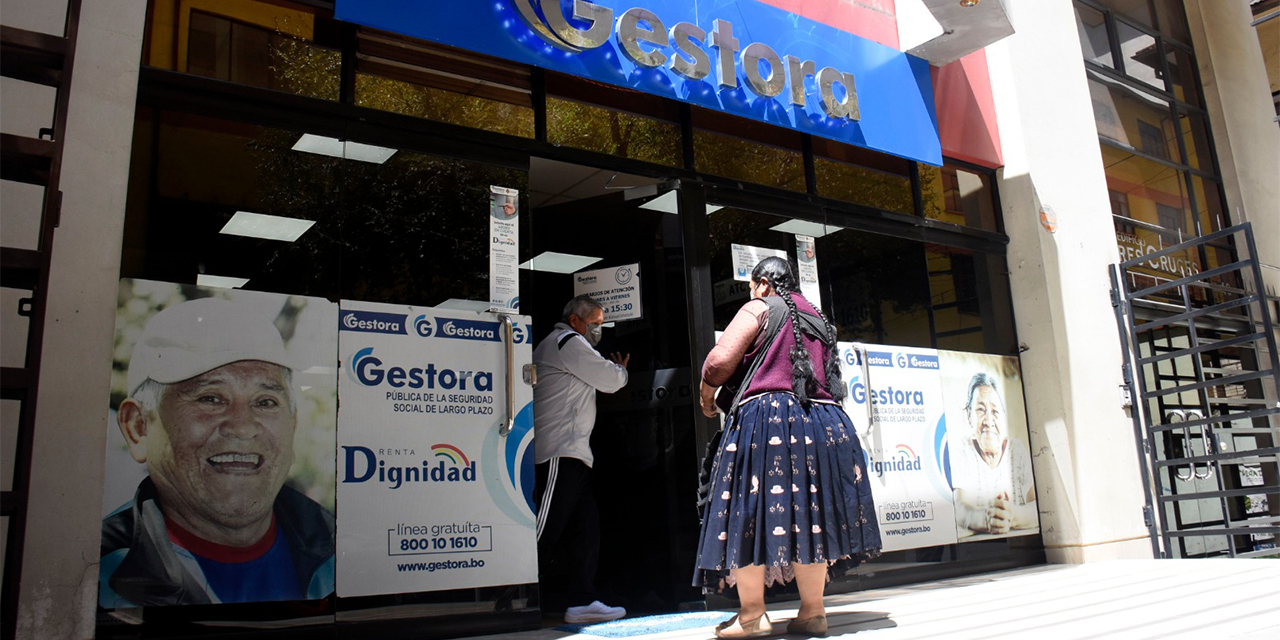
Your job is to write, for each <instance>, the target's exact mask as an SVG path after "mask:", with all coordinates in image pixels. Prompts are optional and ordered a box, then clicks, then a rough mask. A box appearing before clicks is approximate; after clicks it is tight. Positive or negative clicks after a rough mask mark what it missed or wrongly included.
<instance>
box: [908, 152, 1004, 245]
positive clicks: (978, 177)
mask: <svg viewBox="0 0 1280 640" xmlns="http://www.w3.org/2000/svg"><path fill="white" fill-rule="evenodd" d="M920 192H921V197H922V198H923V199H924V215H925V217H926V218H931V219H933V220H940V221H942V222H949V223H951V224H958V225H964V226H968V227H975V228H978V229H984V230H987V231H996V230H997V227H996V211H995V201H994V199H993V198H992V193H993V191H992V188H991V177H990V176H989V175H987V174H985V173H977V172H974V171H969V170H966V169H961V168H959V167H953V166H943V167H930V166H926V165H920Z"/></svg>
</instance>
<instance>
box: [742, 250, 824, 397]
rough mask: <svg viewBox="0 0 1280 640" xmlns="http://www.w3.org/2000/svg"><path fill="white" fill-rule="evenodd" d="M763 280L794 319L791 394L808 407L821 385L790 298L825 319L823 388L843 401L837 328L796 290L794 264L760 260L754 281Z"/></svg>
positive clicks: (771, 259)
mask: <svg viewBox="0 0 1280 640" xmlns="http://www.w3.org/2000/svg"><path fill="white" fill-rule="evenodd" d="M761 279H768V281H769V284H770V285H771V286H772V287H773V289H774V291H776V292H777V293H778V295H779V296H780V297H781V298H782V300H783V302H785V303H786V305H787V311H788V313H790V315H791V333H792V336H794V338H795V346H793V347H792V348H791V352H790V354H789V355H790V358H791V390H792V391H793V392H795V394H796V396H797V397H798V398H799V399H800V404H802V405H808V404H809V398H810V396H812V395H813V394H815V393H817V392H818V387H819V384H821V383H820V382H819V379H818V376H817V374H816V372H815V371H814V370H813V362H812V360H811V359H810V358H809V350H808V349H805V348H804V341H803V339H802V337H801V335H800V312H799V310H798V309H796V302H795V300H794V299H793V298H792V297H791V296H792V294H794V295H797V296H800V298H801V299H803V300H805V302H809V306H811V307H813V308H814V310H815V311H817V312H818V317H820V318H822V324H823V326H824V327H825V329H826V333H827V343H828V344H827V354H826V355H827V357H826V358H825V360H826V371H824V373H825V374H826V375H825V376H824V377H825V378H826V380H825V382H826V384H825V385H824V386H825V387H826V389H827V392H828V393H830V394H831V397H832V399H833V400H835V401H836V402H840V401H841V400H843V399H844V396H845V389H844V382H843V381H842V380H841V376H840V353H839V349H838V348H837V347H836V328H835V325H833V324H831V322H830V321H829V320H827V316H826V315H825V314H823V313H822V310H821V309H818V306H817V305H815V304H813V303H812V302H810V301H809V300H808V299H807V298H805V297H804V295H803V294H801V293H800V291H799V286H797V282H796V276H795V270H794V269H792V268H791V263H790V262H788V261H787V260H784V259H782V258H778V257H770V258H765V259H764V260H761V261H760V263H759V264H757V265H756V268H755V269H753V270H752V272H751V280H752V281H753V282H759V281H760V280H761Z"/></svg>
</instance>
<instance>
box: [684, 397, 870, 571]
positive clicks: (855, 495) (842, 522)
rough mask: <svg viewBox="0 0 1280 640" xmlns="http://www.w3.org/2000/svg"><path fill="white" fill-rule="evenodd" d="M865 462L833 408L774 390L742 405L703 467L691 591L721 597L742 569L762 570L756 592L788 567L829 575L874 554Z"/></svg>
mask: <svg viewBox="0 0 1280 640" xmlns="http://www.w3.org/2000/svg"><path fill="white" fill-rule="evenodd" d="M865 460H866V458H865V457H864V455H863V452H862V444H861V443H860V442H859V441H858V435H857V433H856V432H855V431H854V429H853V424H852V423H851V422H850V421H849V417H848V416H847V415H845V413H844V410H843V409H841V408H840V407H839V406H838V405H835V404H831V403H824V402H811V403H810V404H809V406H808V408H805V407H803V406H801V404H800V401H799V400H798V399H797V398H796V396H794V395H793V394H791V393H783V392H774V393H767V394H764V395H761V396H756V397H754V398H750V399H748V400H745V401H743V402H742V404H741V405H739V408H738V412H737V415H736V419H731V420H730V422H729V423H728V424H726V425H725V431H724V435H723V437H722V439H721V442H720V448H719V450H718V451H717V452H716V457H715V462H714V464H713V467H712V475H711V482H710V499H709V501H708V503H707V508H706V512H705V515H704V517H703V520H702V533H701V536H700V539H699V544H698V563H697V570H696V572H695V575H694V580H693V584H694V586H699V587H702V588H703V589H704V590H705V591H709V592H710V591H715V592H719V591H723V590H724V589H725V588H727V587H730V586H733V584H734V582H735V581H734V580H733V578H732V576H731V574H730V570H732V569H736V568H738V567H744V566H749V565H763V566H764V567H765V584H766V585H773V584H784V583H786V582H789V581H791V580H792V579H794V577H795V574H794V572H793V570H792V568H791V565H792V564H794V563H800V564H814V563H819V562H823V563H826V564H827V565H828V566H829V567H830V569H831V572H830V574H829V575H830V576H839V575H843V574H844V572H845V571H848V570H849V569H851V568H853V567H856V566H857V565H859V564H861V563H862V562H865V561H866V560H867V559H868V558H873V557H875V556H877V555H879V554H880V548H881V543H880V527H879V525H878V524H877V522H876V509H875V504H874V502H873V500H872V497H871V483H870V481H869V480H868V478H867V475H866V472H865V467H864V464H865Z"/></svg>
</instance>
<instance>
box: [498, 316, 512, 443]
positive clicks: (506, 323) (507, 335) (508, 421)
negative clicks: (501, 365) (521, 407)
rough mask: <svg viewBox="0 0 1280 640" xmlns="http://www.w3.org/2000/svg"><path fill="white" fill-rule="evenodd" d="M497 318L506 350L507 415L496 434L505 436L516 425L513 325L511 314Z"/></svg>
mask: <svg viewBox="0 0 1280 640" xmlns="http://www.w3.org/2000/svg"><path fill="white" fill-rule="evenodd" d="M498 318H499V319H500V320H501V321H502V342H503V346H505V347H506V352H507V415H506V417H505V418H503V420H502V427H500V428H499V429H498V435H499V436H501V437H504V438H505V437H507V434H508V433H511V429H512V428H514V427H515V425H516V345H515V331H514V328H515V327H514V326H513V325H512V323H511V316H509V315H507V314H505V313H500V314H498Z"/></svg>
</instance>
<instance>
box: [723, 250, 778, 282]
mask: <svg viewBox="0 0 1280 640" xmlns="http://www.w3.org/2000/svg"><path fill="white" fill-rule="evenodd" d="M729 248H730V250H731V252H732V253H733V279H734V280H741V281H743V282H750V281H751V272H752V271H754V270H755V268H756V265H758V264H760V261H761V260H764V259H765V258H768V257H778V258H782V259H783V260H786V259H787V252H786V251H783V250H781V249H765V248H764V247H753V246H750V245H745V244H733V245H730V247H729Z"/></svg>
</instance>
